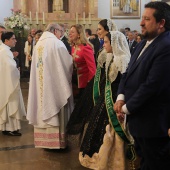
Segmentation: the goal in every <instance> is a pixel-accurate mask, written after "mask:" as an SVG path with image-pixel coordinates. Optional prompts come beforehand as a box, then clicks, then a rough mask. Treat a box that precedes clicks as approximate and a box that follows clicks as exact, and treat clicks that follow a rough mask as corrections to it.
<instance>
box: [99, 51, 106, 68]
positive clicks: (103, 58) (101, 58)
mask: <svg viewBox="0 0 170 170" xmlns="http://www.w3.org/2000/svg"><path fill="white" fill-rule="evenodd" d="M106 57H107V52H106V50H105V49H103V50H102V51H101V52H100V54H99V56H98V64H99V65H100V67H101V68H103V64H104V63H105V62H106Z"/></svg>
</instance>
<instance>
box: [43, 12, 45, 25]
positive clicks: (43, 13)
mask: <svg viewBox="0 0 170 170" xmlns="http://www.w3.org/2000/svg"><path fill="white" fill-rule="evenodd" d="M43 24H45V15H44V12H43Z"/></svg>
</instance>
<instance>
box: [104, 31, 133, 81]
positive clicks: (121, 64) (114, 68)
mask: <svg viewBox="0 0 170 170" xmlns="http://www.w3.org/2000/svg"><path fill="white" fill-rule="evenodd" d="M110 34H111V46H112V51H113V53H107V58H106V76H107V75H108V77H109V80H110V82H113V81H114V80H115V79H116V77H117V75H118V72H119V71H120V72H121V73H124V72H125V71H126V68H127V66H128V63H129V60H130V56H131V55H130V51H129V47H128V43H127V40H126V37H125V36H124V34H122V33H121V32H119V31H111V32H110ZM112 60H113V61H112ZM110 62H112V63H111V64H110ZM109 65H110V67H109ZM108 68H109V70H108ZM108 71H109V73H108Z"/></svg>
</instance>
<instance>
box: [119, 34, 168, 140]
mask: <svg viewBox="0 0 170 170" xmlns="http://www.w3.org/2000/svg"><path fill="white" fill-rule="evenodd" d="M145 44H146V40H143V41H141V42H140V43H139V44H138V45H137V46H136V48H135V51H134V52H133V55H132V57H131V61H130V63H129V66H128V69H127V71H126V73H124V74H123V76H122V79H121V82H120V85H119V90H118V94H124V95H125V102H126V106H127V109H128V111H129V112H130V113H131V114H130V115H128V117H127V118H128V124H129V129H130V132H131V134H132V135H133V136H136V137H148V138H149V137H163V136H168V129H169V128H170V78H169V75H170V50H169V47H170V32H169V31H167V32H164V33H162V34H160V35H159V36H158V37H157V38H156V39H155V40H154V41H153V42H152V43H151V44H150V45H149V46H148V48H146V50H145V51H144V52H143V53H142V54H141V56H140V57H139V58H138V56H139V54H140V52H141V50H142V49H143V47H144V46H145ZM137 58H138V59H137Z"/></svg>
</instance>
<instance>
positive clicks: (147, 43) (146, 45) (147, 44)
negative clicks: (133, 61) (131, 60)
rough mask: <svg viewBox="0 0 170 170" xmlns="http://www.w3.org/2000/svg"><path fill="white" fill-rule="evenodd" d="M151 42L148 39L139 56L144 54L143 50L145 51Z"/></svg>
mask: <svg viewBox="0 0 170 170" xmlns="http://www.w3.org/2000/svg"><path fill="white" fill-rule="evenodd" d="M149 44H150V43H149V42H148V41H147V42H146V44H145V46H144V47H143V49H142V51H141V52H140V54H139V56H138V58H139V57H140V56H141V55H142V53H143V52H144V51H145V49H146V48H147V47H148V46H149ZM138 58H137V59H138Z"/></svg>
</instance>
